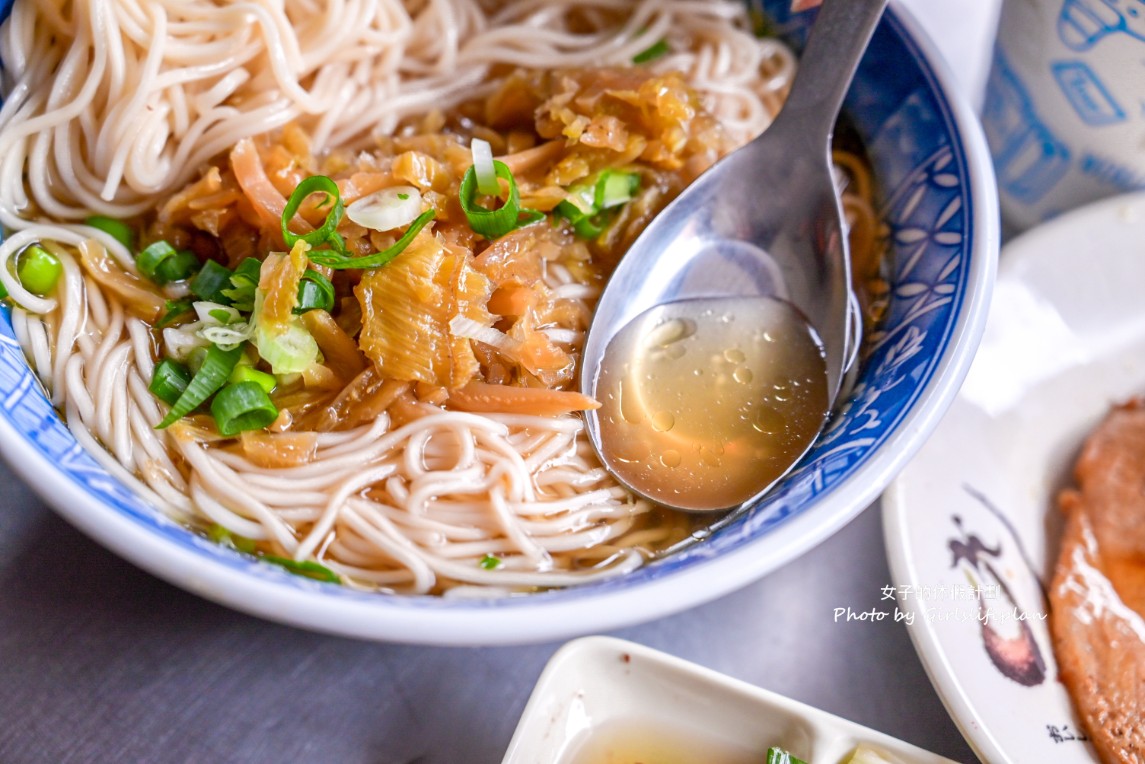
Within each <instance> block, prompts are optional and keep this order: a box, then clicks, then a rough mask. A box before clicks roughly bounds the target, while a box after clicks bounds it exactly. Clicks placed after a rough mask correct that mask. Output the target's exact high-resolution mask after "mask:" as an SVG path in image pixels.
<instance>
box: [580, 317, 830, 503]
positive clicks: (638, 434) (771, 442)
mask: <svg viewBox="0 0 1145 764" xmlns="http://www.w3.org/2000/svg"><path fill="white" fill-rule="evenodd" d="M596 397H597V399H598V400H599V401H600V402H601V408H600V409H599V410H598V411H597V412H596V414H597V421H598V422H599V425H598V426H599V428H600V433H599V435H600V438H601V440H602V441H603V442H606V443H609V444H612V447H611V448H610V450H609V451H607V452H605V454H604V459H605V462H606V466H607V467H608V468H609V469H610V470H611V471H612V472H613V473H614V474H615V475H616V476H617V477H619V478H620V479H621V480H622V481H624V482H625V483H626V484H628V485H629V487H631V488H633V489H634V490H636V491H638V492H640V493H641V494H644V495H645V496H648V497H649V498H651V499H653V500H655V501H658V502H660V503H662V504H665V505H667V506H670V507H675V508H679V509H688V510H693V511H711V510H724V509H729V508H731V507H735V506H737V505H739V504H741V503H743V502H745V501H747V500H749V499H751V498H753V497H754V496H757V495H759V494H760V493H762V492H763V491H765V490H767V488H769V487H770V486H771V485H772V484H773V483H774V482H775V481H776V480H778V479H779V478H780V477H782V476H783V475H784V474H786V473H787V471H788V470H789V469H790V468H791V467H792V465H794V464H795V462H796V461H797V460H798V459H799V457H801V456H802V455H803V453H804V452H805V451H806V450H807V449H808V448H809V447H810V446H811V443H812V442H813V441H814V440H815V437H816V436H817V435H818V433H819V431H820V429H821V428H822V427H823V422H824V420H825V419H826V416H827V410H828V406H829V400H828V392H827V366H826V360H825V357H824V353H823V347H822V343H821V342H820V341H819V338H818V337H817V336H816V334H815V332H814V330H812V328H811V327H810V326H809V325H808V323H807V321H806V320H805V319H804V318H803V316H802V315H801V314H800V313H799V311H797V310H796V309H795V308H794V307H793V306H792V305H791V304H790V303H787V302H784V301H782V300H776V299H772V298H767V297H733V298H707V299H697V300H679V301H676V302H671V303H667V304H664V305H659V306H657V307H655V308H652V309H650V310H647V311H645V312H644V313H642V314H640V315H639V316H637V317H636V318H635V319H634V320H633V321H631V322H630V323H628V324H627V325H626V326H625V327H624V328H622V329H621V330H620V331H619V332H618V333H617V334H616V336H615V338H613V340H612V341H611V342H610V343H609V345H608V348H607V349H606V350H605V353H604V359H603V362H602V364H601V369H600V376H599V377H598V378H597V384H596Z"/></svg>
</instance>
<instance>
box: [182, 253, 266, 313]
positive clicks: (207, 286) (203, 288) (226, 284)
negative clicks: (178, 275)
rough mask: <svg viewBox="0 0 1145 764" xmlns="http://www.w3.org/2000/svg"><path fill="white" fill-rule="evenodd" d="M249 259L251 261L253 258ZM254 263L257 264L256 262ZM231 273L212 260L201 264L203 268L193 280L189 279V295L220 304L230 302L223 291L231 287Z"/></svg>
mask: <svg viewBox="0 0 1145 764" xmlns="http://www.w3.org/2000/svg"><path fill="white" fill-rule="evenodd" d="M250 259H252V260H253V259H254V258H250ZM255 262H257V260H256V261H255ZM231 273H232V271H231V269H230V268H228V267H226V266H225V265H220V264H219V263H217V262H215V261H214V260H208V261H207V262H205V263H203V267H202V268H200V269H199V272H198V273H196V274H195V278H193V279H191V284H190V288H191V294H193V295H195V296H196V297H198V298H199V299H200V300H209V301H210V302H221V303H228V302H230V300H228V299H227V297H226V295H224V294H223V290H224V289H229V288H230V287H231Z"/></svg>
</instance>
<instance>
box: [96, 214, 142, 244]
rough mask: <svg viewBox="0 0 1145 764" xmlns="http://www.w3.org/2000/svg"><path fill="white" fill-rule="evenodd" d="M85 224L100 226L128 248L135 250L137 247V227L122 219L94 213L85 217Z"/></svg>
mask: <svg viewBox="0 0 1145 764" xmlns="http://www.w3.org/2000/svg"><path fill="white" fill-rule="evenodd" d="M83 222H84V225H89V226H91V227H92V228H98V229H99V230H101V231H103V232H104V233H106V234H108V235H109V236H111V238H113V239H115V240H116V241H118V242H119V243H120V244H122V245H123V246H125V247H127V249H128V250H132V251H134V249H135V229H134V228H132V227H131V226H129V225H128V224H127V223H124V222H123V221H122V220H116V219H115V218H109V217H107V216H106V215H92V216H91V217H89V218H86V219H84V221H83Z"/></svg>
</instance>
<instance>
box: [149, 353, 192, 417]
mask: <svg viewBox="0 0 1145 764" xmlns="http://www.w3.org/2000/svg"><path fill="white" fill-rule="evenodd" d="M189 384H191V372H190V371H188V370H187V367H186V366H184V365H183V364H181V363H179V362H178V361H173V360H171V359H170V358H164V359H163V360H162V361H160V362H159V363H157V364H155V372H154V373H153V374H152V375H151V384H150V385H148V386H147V389H148V390H150V391H151V393H152V394H153V395H154V396H155V397H156V398H158V399H159V400H161V401H163V402H164V403H166V404H167V405H168V406H174V405H175V402H176V401H178V400H179V397H180V396H181V395H183V391H184V390H186V389H187V385H189Z"/></svg>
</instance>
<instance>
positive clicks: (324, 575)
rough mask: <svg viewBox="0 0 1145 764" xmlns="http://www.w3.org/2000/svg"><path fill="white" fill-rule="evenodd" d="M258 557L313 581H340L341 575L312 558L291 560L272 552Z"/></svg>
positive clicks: (335, 582) (331, 582)
mask: <svg viewBox="0 0 1145 764" xmlns="http://www.w3.org/2000/svg"><path fill="white" fill-rule="evenodd" d="M259 559H260V560H262V561H263V562H269V563H270V564H272V565H278V566H280V567H283V568H286V569H287V570H289V571H290V572H291V573H294V574H295V575H299V576H305V577H307V578H313V579H314V580H315V581H323V582H325V583H328V584H340V583H342V577H341V576H339V575H338V574H337V573H335V572H334V571H332V570H330V569H329V568H327V567H326V566H325V565H319V564H318V563H316V562H314V561H312V560H303V561H301V562H299V561H298V560H293V559H291V558H289V557H276V556H275V555H272V554H264V555H260V556H259Z"/></svg>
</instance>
